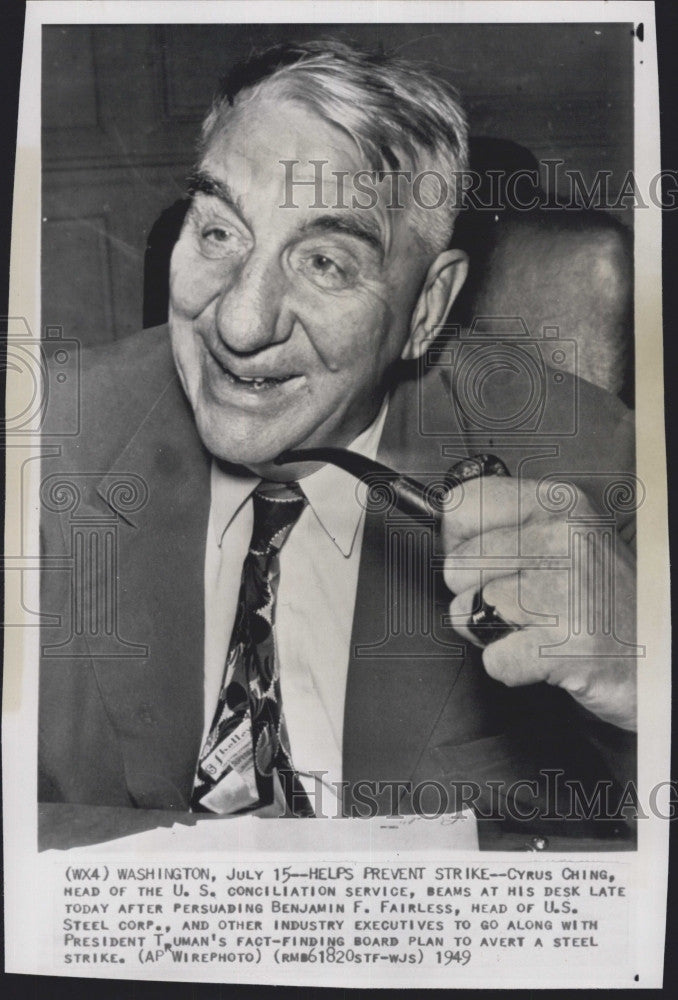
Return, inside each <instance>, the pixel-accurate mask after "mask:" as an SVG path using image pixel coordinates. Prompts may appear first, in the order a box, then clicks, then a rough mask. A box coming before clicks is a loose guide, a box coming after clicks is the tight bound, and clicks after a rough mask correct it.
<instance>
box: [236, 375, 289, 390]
mask: <svg viewBox="0 0 678 1000" xmlns="http://www.w3.org/2000/svg"><path fill="white" fill-rule="evenodd" d="M228 374H229V375H230V376H231V378H232V379H233V380H234V381H235V382H240V383H241V384H242V385H252V386H254V388H255V389H261V388H262V386H264V385H279V384H280V383H281V382H286V381H287V379H288V378H289V376H285V377H283V378H273V377H272V376H271V377H267V376H265V375H253V376H247V375H235V374H234V373H233V372H229V373H228Z"/></svg>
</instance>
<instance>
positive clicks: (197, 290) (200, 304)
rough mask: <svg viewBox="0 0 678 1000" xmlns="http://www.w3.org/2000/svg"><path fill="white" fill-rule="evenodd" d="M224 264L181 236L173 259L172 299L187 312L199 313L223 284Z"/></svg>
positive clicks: (173, 305) (177, 306) (183, 311)
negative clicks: (207, 255)
mask: <svg viewBox="0 0 678 1000" xmlns="http://www.w3.org/2000/svg"><path fill="white" fill-rule="evenodd" d="M223 284H224V275H223V266H222V265H221V263H220V262H216V261H206V260H205V259H204V258H203V257H201V256H200V255H198V254H196V253H195V251H193V250H192V249H191V248H190V247H189V246H187V245H186V243H184V242H182V240H181V239H180V240H179V242H178V243H177V244H176V246H175V248H174V251H173V253H172V259H171V262H170V302H171V304H172V307H173V308H174V310H175V311H176V312H177V313H179V314H182V315H184V316H189V317H193V316H198V315H199V314H200V313H201V312H202V311H203V309H204V308H205V307H206V306H207V305H208V304H209V303H210V302H211V301H212V300H213V299H214V298H216V297H217V296H218V295H219V294H220V292H221V289H222V288H223Z"/></svg>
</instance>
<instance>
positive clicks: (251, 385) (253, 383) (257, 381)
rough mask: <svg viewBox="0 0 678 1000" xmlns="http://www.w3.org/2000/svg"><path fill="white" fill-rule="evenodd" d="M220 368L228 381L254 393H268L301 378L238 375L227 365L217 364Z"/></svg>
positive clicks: (295, 376) (296, 376)
mask: <svg viewBox="0 0 678 1000" xmlns="http://www.w3.org/2000/svg"><path fill="white" fill-rule="evenodd" d="M217 364H218V365H219V368H220V369H221V371H222V372H223V374H224V375H225V376H226V378H227V380H228V381H229V382H230V383H231V384H232V385H241V386H243V387H244V388H246V389H251V390H253V391H254V392H266V391H267V390H269V389H275V388H276V387H277V386H279V385H284V383H285V382H291V381H292V379H295V378H299V376H298V375H295V374H293V375H280V376H273V375H236V373H235V372H233V371H231V369H230V368H227V367H226V366H225V365H223V364H221V363H220V362H217Z"/></svg>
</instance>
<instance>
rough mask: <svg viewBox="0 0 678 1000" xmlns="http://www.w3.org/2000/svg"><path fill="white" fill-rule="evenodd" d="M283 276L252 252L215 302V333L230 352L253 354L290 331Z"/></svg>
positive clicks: (286, 335) (277, 269)
mask: <svg viewBox="0 0 678 1000" xmlns="http://www.w3.org/2000/svg"><path fill="white" fill-rule="evenodd" d="M284 298H285V283H284V276H283V275H282V273H281V272H280V270H279V268H276V266H275V264H273V263H270V262H267V261H265V260H263V259H261V258H258V257H257V256H256V255H254V254H253V255H252V256H251V257H250V258H249V259H248V260H247V261H246V262H245V263H244V264H243V266H242V267H241V268H240V271H239V272H238V274H236V276H235V277H234V278H233V280H232V281H231V282H230V283H229V285H228V287H227V288H225V289H224V291H223V292H222V294H221V297H220V299H219V301H218V303H217V311H216V324H217V332H218V334H219V337H220V338H221V340H222V342H223V343H224V344H225V346H226V347H227V348H228V350H229V351H231V352H232V353H233V354H254V353H256V352H257V351H261V350H263V349H264V348H265V347H268V346H270V345H272V344H276V343H282V342H283V341H284V340H286V339H287V337H288V336H289V333H290V326H291V324H290V323H289V319H288V317H287V316H286V310H285V304H284Z"/></svg>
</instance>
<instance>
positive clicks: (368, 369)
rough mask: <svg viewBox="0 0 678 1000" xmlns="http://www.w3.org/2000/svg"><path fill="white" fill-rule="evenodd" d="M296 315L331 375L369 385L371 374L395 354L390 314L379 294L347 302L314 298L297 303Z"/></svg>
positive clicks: (357, 297) (344, 299)
mask: <svg viewBox="0 0 678 1000" xmlns="http://www.w3.org/2000/svg"><path fill="white" fill-rule="evenodd" d="M297 315H298V316H299V318H300V320H301V322H302V323H303V326H304V328H305V330H306V333H307V336H308V338H309V340H310V341H311V343H312V345H313V347H314V349H315V351H316V353H317V354H318V356H319V358H320V360H321V361H322V363H323V365H324V366H325V367H326V368H327V369H329V370H330V371H332V372H337V373H338V372H342V371H343V372H345V373H346V374H347V376H348V375H349V374H350V375H352V376H354V377H355V375H356V374H358V376H359V379H360V381H363V382H365V381H369V376H370V374H371V373H374V372H376V371H377V370H378V369H379V368H380V367H382V366H384V365H385V364H386V363H388V361H390V360H391V358H390V355H391V353H392V351H393V350H395V351H396V354H397V343H396V342H397V340H398V335H397V331H396V330H395V327H394V322H393V314H392V312H391V309H390V306H389V305H388V302H387V301H386V299H385V298H384V297H382V296H381V295H379V294H375V293H373V292H361V293H360V294H358V295H356V296H355V297H354V298H351V299H347V298H344V297H337V298H336V299H329V300H328V299H325V300H322V301H318V300H317V299H315V297H314V301H312V302H305V303H301V302H299V303H298V305H297ZM394 345H395V346H394ZM384 359H385V360H384ZM380 362H381V364H380Z"/></svg>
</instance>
